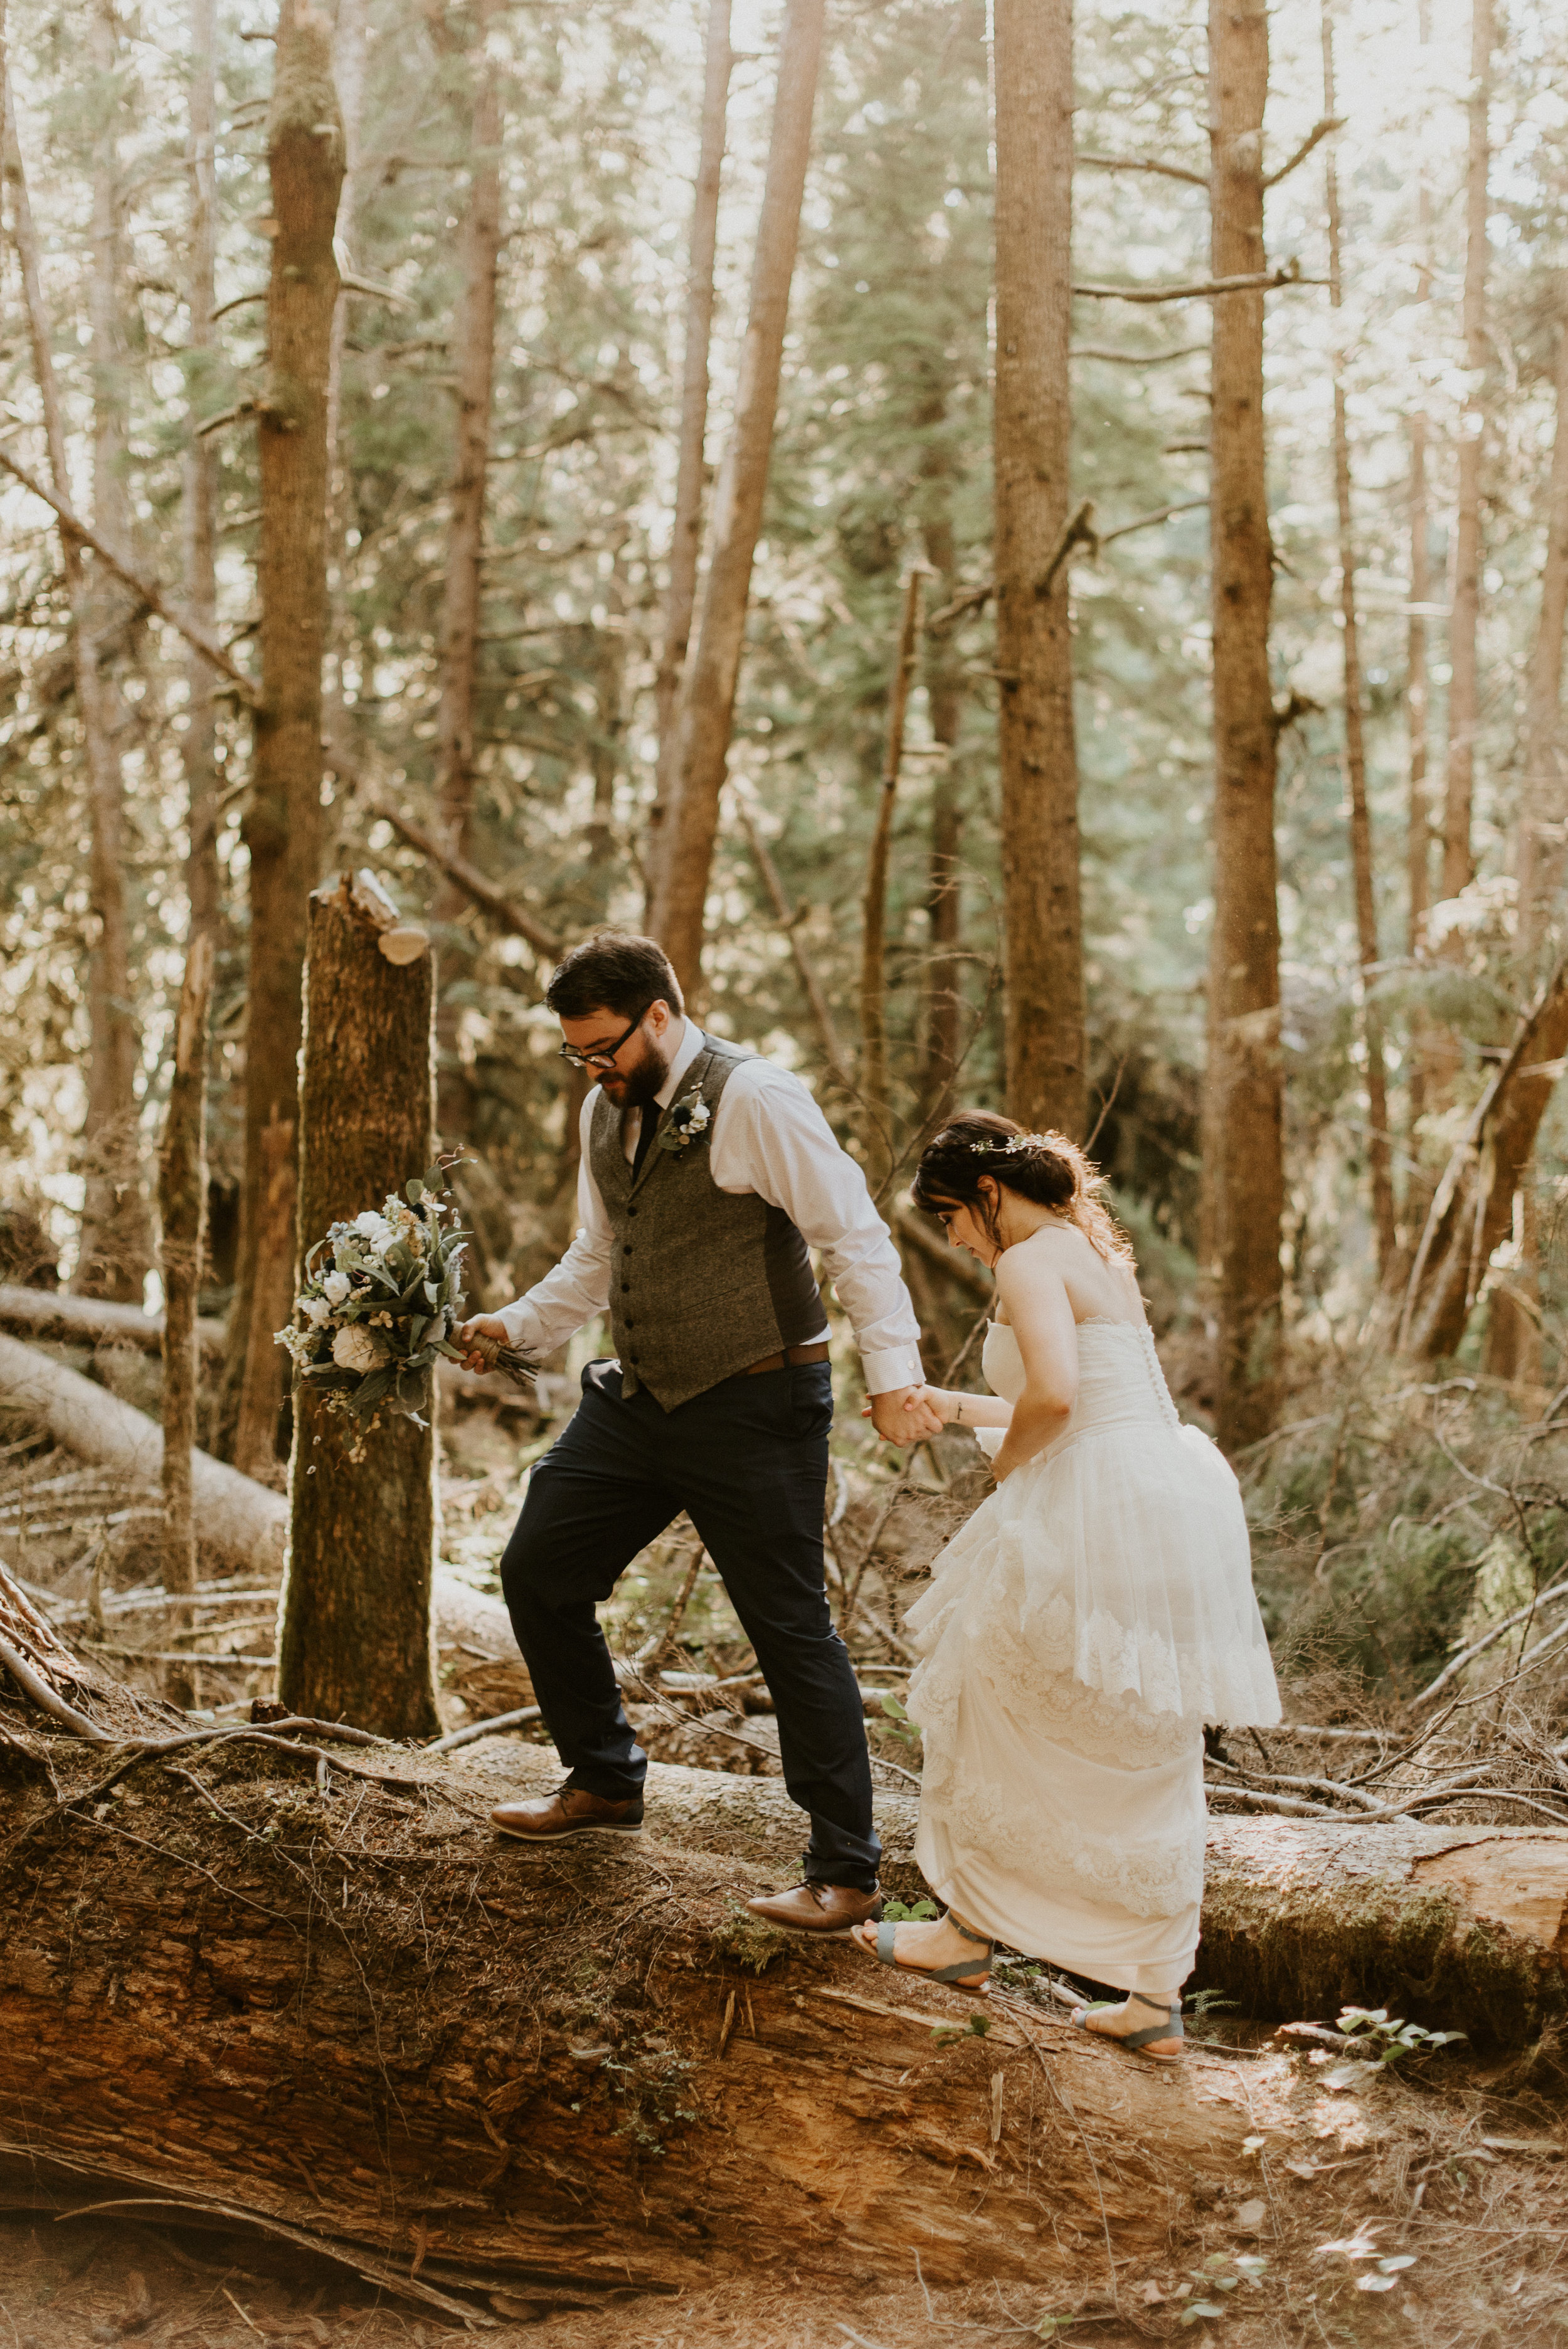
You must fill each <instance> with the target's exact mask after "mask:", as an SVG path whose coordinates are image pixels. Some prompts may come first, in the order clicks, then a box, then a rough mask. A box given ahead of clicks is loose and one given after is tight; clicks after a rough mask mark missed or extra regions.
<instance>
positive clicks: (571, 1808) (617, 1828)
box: [490, 1786, 643, 1843]
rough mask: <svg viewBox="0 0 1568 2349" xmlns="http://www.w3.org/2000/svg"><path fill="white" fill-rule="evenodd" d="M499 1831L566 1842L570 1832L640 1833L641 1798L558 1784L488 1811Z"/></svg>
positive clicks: (523, 1838) (526, 1839) (533, 1839)
mask: <svg viewBox="0 0 1568 2349" xmlns="http://www.w3.org/2000/svg"><path fill="white" fill-rule="evenodd" d="M490 1818H491V1820H492V1821H493V1822H494V1824H495V1825H496V1826H498V1827H499V1828H500V1831H501V1833H502V1835H508V1836H516V1837H517V1838H518V1840H519V1841H520V1842H521V1843H569V1842H570V1841H571V1839H572V1837H573V1836H584V1835H640V1834H641V1833H642V1826H643V1798H642V1796H641V1795H632V1796H631V1797H630V1799H629V1800H627V1801H626V1802H624V1803H612V1802H608V1801H607V1800H606V1799H605V1797H604V1796H603V1795H585V1794H583V1792H582V1791H581V1790H580V1789H579V1788H578V1787H576V1786H562V1787H561V1788H560V1789H559V1791H558V1792H557V1793H555V1794H553V1795H544V1796H542V1798H540V1799H537V1800H535V1801H533V1802H531V1803H502V1804H501V1805H500V1807H499V1808H498V1809H496V1810H493V1811H492V1812H491V1813H490Z"/></svg>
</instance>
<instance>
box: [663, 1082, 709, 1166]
mask: <svg viewBox="0 0 1568 2349" xmlns="http://www.w3.org/2000/svg"><path fill="white" fill-rule="evenodd" d="M712 1123H713V1112H712V1111H711V1110H710V1109H709V1107H708V1105H707V1102H705V1101H704V1099H703V1097H702V1094H701V1092H699V1091H698V1090H697V1088H696V1086H695V1085H694V1086H693V1088H692V1090H691V1092H689V1093H685V1094H683V1095H682V1097H681V1099H680V1100H679V1101H678V1102H671V1103H670V1107H669V1114H668V1116H667V1117H666V1118H665V1122H664V1125H663V1127H662V1128H661V1130H660V1133H659V1148H660V1149H661V1150H668V1151H672V1152H676V1153H679V1152H680V1151H683V1150H686V1149H688V1148H689V1147H690V1145H691V1144H692V1143H694V1142H700V1141H701V1140H702V1138H703V1135H704V1134H705V1133H707V1129H708V1127H709V1126H710V1125H711V1124H712Z"/></svg>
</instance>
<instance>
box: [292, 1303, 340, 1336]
mask: <svg viewBox="0 0 1568 2349" xmlns="http://www.w3.org/2000/svg"><path fill="white" fill-rule="evenodd" d="M296 1301H297V1303H298V1306H299V1309H300V1311H301V1312H302V1313H303V1314H304V1318H305V1319H306V1320H307V1321H308V1322H309V1323H310V1326H311V1328H312V1329H313V1330H319V1329H321V1328H322V1327H323V1325H324V1324H325V1322H328V1321H330V1320H331V1319H332V1307H331V1305H329V1304H328V1303H327V1300H326V1299H325V1297H302V1298H299V1299H297V1300H296Z"/></svg>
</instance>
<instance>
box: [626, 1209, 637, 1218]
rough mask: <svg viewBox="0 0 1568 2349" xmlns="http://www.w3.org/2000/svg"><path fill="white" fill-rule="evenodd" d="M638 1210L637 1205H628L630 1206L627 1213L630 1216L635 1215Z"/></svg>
mask: <svg viewBox="0 0 1568 2349" xmlns="http://www.w3.org/2000/svg"><path fill="white" fill-rule="evenodd" d="M636 1212H637V1211H636V1209H635V1207H628V1208H627V1210H626V1213H627V1214H628V1215H629V1216H634V1215H635V1214H636Z"/></svg>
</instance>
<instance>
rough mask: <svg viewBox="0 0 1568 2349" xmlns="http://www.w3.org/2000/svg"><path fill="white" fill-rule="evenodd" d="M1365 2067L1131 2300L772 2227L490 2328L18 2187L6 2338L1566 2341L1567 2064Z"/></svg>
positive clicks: (1177, 2231) (1102, 2288)
mask: <svg viewBox="0 0 1568 2349" xmlns="http://www.w3.org/2000/svg"><path fill="white" fill-rule="evenodd" d="M1200 2027H1202V2026H1200ZM1226 2036H1227V2038H1229V2039H1230V2041H1231V2044H1233V2045H1235V2046H1236V2047H1237V2048H1238V2049H1239V2048H1240V2047H1242V2046H1243V2045H1245V2044H1248V2043H1253V2044H1256V2046H1257V2047H1258V2049H1259V2056H1254V2057H1253V2059H1252V2060H1253V2062H1254V2063H1256V2062H1258V2061H1259V2059H1260V2056H1261V2057H1262V2060H1263V2062H1264V2067H1265V2069H1267V2068H1269V2065H1270V2058H1269V2057H1267V2056H1263V2054H1262V2051H1263V2049H1264V2044H1265V2038H1266V2034H1265V2031H1264V2027H1262V2026H1253V2027H1249V2026H1245V2025H1239V2026H1237V2027H1236V2028H1235V2031H1234V2034H1233V2035H1232V2034H1231V2033H1227V2034H1226ZM1128 2060H1135V2059H1128ZM1273 2060H1274V2061H1275V2062H1277V2058H1274V2059H1273ZM1307 2060H1308V2061H1309V2062H1311V2061H1313V2060H1314V2059H1311V2058H1308V2059H1307ZM1315 2060H1316V2061H1317V2062H1318V2063H1320V2064H1321V2063H1323V2062H1324V2061H1325V2059H1323V2058H1317V2059H1315ZM1353 2068H1354V2069H1355V2070H1356V2071H1357V2074H1358V2075H1365V2077H1364V2079H1363V2078H1358V2080H1357V2084H1356V2085H1355V2086H1354V2087H1352V2088H1351V2089H1348V2090H1346V2091H1345V2092H1343V2093H1341V2094H1337V2095H1332V2096H1326V2097H1325V2098H1324V2100H1323V2102H1322V2103H1321V2104H1320V2105H1319V2106H1318V2107H1317V2112H1318V2116H1319V2117H1318V2120H1317V2122H1316V2123H1315V2134H1314V2136H1313V2139H1312V2142H1311V2143H1310V2144H1304V2143H1303V2141H1302V2140H1301V2138H1300V2137H1299V2135H1297V2136H1295V2137H1290V2138H1284V2139H1280V2138H1273V2139H1271V2137H1270V2136H1269V2134H1268V2123H1267V2120H1266V2118H1265V2119H1264V2120H1262V2121H1261V2122H1260V2130H1261V2131H1262V2133H1261V2134H1260V2135H1259V2136H1257V2137H1251V2138H1249V2139H1248V2140H1247V2147H1246V2150H1245V2158H1244V2162H1243V2166H1242V2167H1241V2168H1240V2169H1239V2173H1238V2175H1237V2177H1236V2178H1234V2179H1233V2180H1231V2181H1229V2182H1228V2183H1226V2184H1225V2185H1223V2186H1222V2187H1217V2188H1215V2189H1212V2195H1210V2196H1207V2197H1205V2198H1203V2199H1201V2200H1199V2201H1198V2202H1197V2203H1196V2205H1195V2204H1194V2201H1193V2199H1191V2198H1190V2197H1189V2196H1188V2195H1185V2194H1180V2195H1179V2194H1175V2193H1172V2195H1171V2198H1170V2204H1171V2209H1170V2225H1169V2232H1168V2239H1167V2244H1168V2248H1167V2253H1166V2255H1164V2256H1161V2257H1156V2258H1154V2259H1152V2260H1150V2258H1149V2257H1148V2256H1147V2255H1146V2256H1144V2257H1141V2258H1139V2259H1135V2260H1133V2259H1122V2258H1120V2257H1118V2258H1117V2260H1116V2279H1117V2281H1116V2292H1115V2301H1114V2303H1113V2302H1112V2298H1111V2292H1110V2288H1109V2282H1108V2274H1109V2271H1108V2265H1107V2261H1106V2258H1105V2257H1104V2256H1103V2255H1102V2254H1101V2253H1100V2252H1099V2247H1098V2246H1097V2247H1096V2252H1095V2256H1094V2257H1093V2258H1092V2259H1090V2260H1087V2261H1086V2262H1085V2264H1084V2267H1083V2270H1082V2271H1081V2273H1078V2274H1075V2275H1074V2276H1072V2277H1071V2279H1070V2281H1069V2282H1066V2283H1064V2282H1062V2281H1060V2280H1059V2279H1058V2280H1057V2281H1056V2282H1042V2283H1041V2284H1040V2285H1038V2286H1032V2285H1026V2284H1021V2283H1017V2282H1009V2283H1006V2284H996V2283H994V2282H993V2283H986V2284H976V2285H973V2286H970V2287H967V2288H966V2289H965V2290H962V2291H949V2292H944V2291H927V2289H926V2288H925V2285H924V2283H923V2280H922V2279H921V2278H920V2277H919V2276H918V2274H917V2272H916V2263H915V2259H914V2254H913V2249H912V2251H911V2257H910V2266H909V2271H908V2272H907V2274H904V2275H896V2274H889V2275H886V2276H883V2277H882V2278H881V2279H880V2280H879V2281H878V2282H875V2283H869V2282H866V2281H865V2280H864V2278H863V2276H862V2277H861V2278H857V2279H854V2280H851V2279H847V2278H846V2280H845V2281H844V2282H843V2284H842V2285H841V2286H839V2287H835V2285H834V2283H833V2282H832V2281H831V2279H830V2278H825V2277H824V2276H823V2275H822V2274H821V2273H820V2271H819V2272H818V2273H815V2274H810V2275H804V2274H801V2273H799V2272H796V2271H792V2270H790V2269H788V2268H782V2267H780V2266H779V2265H778V2264H769V2256H768V2251H767V2246H766V2242H765V2240H764V2241H761V2242H759V2243H758V2247H757V2249H758V2270H757V2271H756V2272H755V2273H754V2274H753V2275H751V2276H748V2277H745V2278H741V2279H733V2280H730V2281H727V2282H723V2283H720V2284H717V2285H716V2286H715V2288H714V2289H713V2290H712V2291H710V2292H705V2293H703V2294H701V2295H700V2296H697V2297H694V2296H692V2295H691V2294H690V2293H686V2294H685V2295H683V2296H681V2297H680V2298H678V2299H656V2300H655V2299H649V2298H640V2299H637V2300H630V2299H627V2300H623V2301H620V2302H608V2303H605V2304H602V2305H600V2306H598V2307H594V2308H581V2309H557V2310H555V2311H553V2312H552V2313H545V2312H542V2311H535V2310H532V2309H531V2308H530V2307H529V2306H528V2304H527V2303H526V2302H510V2301H506V2300H505V2299H504V2298H503V2299H502V2300H500V2302H497V2303H496V2305H495V2306H494V2307H492V2308H491V2309H490V2310H483V2309H478V2308H476V2310H475V2323H476V2327H477V2329H476V2330H473V2331H471V2332H470V2331H468V2330H465V2329H464V2328H463V2327H462V2326H460V2325H459V2324H456V2323H453V2321H452V2320H451V2319H450V2318H449V2317H448V2316H446V2315H444V2314H441V2313H432V2312H431V2311H430V2310H429V2309H428V2307H426V2308H420V2307H419V2306H418V2305H417V2304H415V2303H413V2302H403V2301H399V2300H397V2299H396V2298H394V2297H392V2296H389V2295H388V2294H387V2292H383V2291H377V2290H375V2289H373V2288H371V2287H370V2286H368V2285H366V2284H364V2283H362V2282H359V2281H358V2280H356V2278H354V2277H352V2276H350V2275H348V2274H346V2271H344V2270H342V2269H340V2268H335V2267H332V2266H329V2265H327V2264H325V2262H323V2261H318V2260H315V2259H313V2258H312V2257H310V2256H308V2255H304V2254H301V2253H299V2252H297V2251H294V2250H293V2249H289V2248H284V2247H273V2246H269V2245H267V2244H265V2243H263V2242H261V2241H259V2240H257V2239H256V2238H255V2237H253V2236H240V2235H233V2236H222V2235H218V2234H214V2233H206V2232H198V2231H195V2230H190V2229H185V2230H178V2231H174V2230H164V2229H155V2228H153V2227H150V2226H142V2225H138V2224H129V2223H127V2222H125V2221H124V2220H121V2219H119V2218H115V2219H108V2218H104V2217H94V2216H88V2215H84V2216H82V2217H79V2218H77V2217H70V2216H67V2217H64V2218H57V2217H56V2216H55V2215H54V2214H53V2213H52V2212H18V2211H15V2210H12V2211H10V2212H7V2213H5V2214H4V2215H3V2216H0V2349H85V2344H88V2343H99V2342H101V2343H112V2342H118V2341H127V2342H135V2343H144V2344H147V2349H165V2344H168V2345H169V2349H173V2344H181V2349H250V2344H253V2343H255V2342H256V2341H258V2340H269V2341H277V2342H283V2343H297V2344H304V2349H309V2344H327V2349H401V2345H402V2344H413V2349H435V2344H438V2343H456V2342H458V2341H460V2340H465V2339H476V2340H488V2341H490V2342H493V2343H495V2344H497V2349H521V2345H522V2344H528V2349H626V2344H633V2349H938V2344H974V2349H981V2344H992V2343H995V2344H1001V2343H1005V2342H1013V2343H1018V2342H1024V2341H1041V2340H1043V2341H1047V2342H1059V2343H1061V2344H1065V2349H1136V2344H1140V2343H1147V2342H1157V2341H1178V2340H1181V2341H1185V2340H1193V2341H1197V2342H1202V2341H1205V2340H1209V2341H1212V2342H1215V2343H1216V2344H1225V2343H1229V2344H1233V2349H1295V2344H1314V2349H1323V2344H1328V2349H1381V2344H1389V2349H1403V2344H1420V2349H1537V2344H1539V2349H1568V2259H1565V2257H1564V2254H1565V2253H1568V2104H1565V2103H1564V2101H1563V2095H1562V2089H1563V2085H1564V2083H1563V2075H1561V2074H1560V2072H1559V2070H1558V2067H1557V2065H1556V2064H1555V2063H1553V2062H1552V2061H1551V2060H1550V2057H1548V2059H1547V2060H1546V2062H1545V2063H1544V2064H1542V2062H1541V2061H1539V2060H1538V2061H1537V2063H1536V2064H1535V2065H1534V2067H1533V2069H1534V2071H1535V2074H1536V2077H1535V2078H1533V2079H1530V2078H1527V2079H1525V2080H1524V2081H1521V2078H1520V2069H1519V2066H1518V2065H1517V2064H1515V2065H1511V2066H1503V2065H1490V2066H1489V2065H1486V2064H1480V2063H1476V2062H1474V2061H1467V2060H1463V2059H1460V2057H1458V2056H1456V2055H1449V2056H1445V2057H1440V2058H1437V2059H1429V2063H1428V2065H1427V2068H1426V2070H1425V2072H1424V2074H1422V2073H1418V2074H1416V2075H1413V2076H1408V2077H1406V2076H1401V2075H1397V2074H1394V2073H1391V2072H1379V2071H1377V2070H1376V2068H1375V2067H1372V2066H1365V2067H1364V2066H1360V2065H1357V2066H1355V2067H1353ZM1526 2068H1527V2070H1528V2069H1529V2068H1530V2067H1529V2066H1527V2067H1526ZM1236 2069H1237V2072H1238V2074H1241V2073H1242V2072H1243V2064H1242V2062H1241V2061H1238V2064H1237V2066H1236ZM1262 2076H1263V2075H1261V2074H1260V2075H1259V2086H1260V2088H1261V2086H1262ZM1324 2085H1325V2086H1329V2085H1331V2084H1330V2082H1329V2081H1328V2080H1327V2078H1326V2079H1325V2082H1324ZM1241 2093H1243V2095H1245V2093H1246V2091H1245V2088H1244V2087H1243V2089H1242V2091H1241ZM1264 2102H1265V2103H1266V2099H1265V2100H1264ZM1250 2109H1252V2103H1251V2099H1250V2098H1249V2110H1250ZM952 2191H953V2195H954V2205H955V2207H959V2206H962V2207H965V2208H968V2207H969V2206H973V2208H972V2209H969V2215H970V2216H972V2217H974V2218H975V2220H976V2221H977V2222H978V2223H982V2224H984V2223H985V2221H984V2217H983V2212H982V2209H981V2207H980V2206H981V2205H982V2204H983V2203H984V2200H985V2185H984V2182H981V2183H979V2184H965V2183H964V2182H963V2181H962V2180H960V2179H958V2178H956V2177H955V2178H954V2183H953V2188H952ZM1108 2248H1109V2249H1112V2250H1113V2249H1114V2245H1111V2246H1109V2247H1108Z"/></svg>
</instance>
